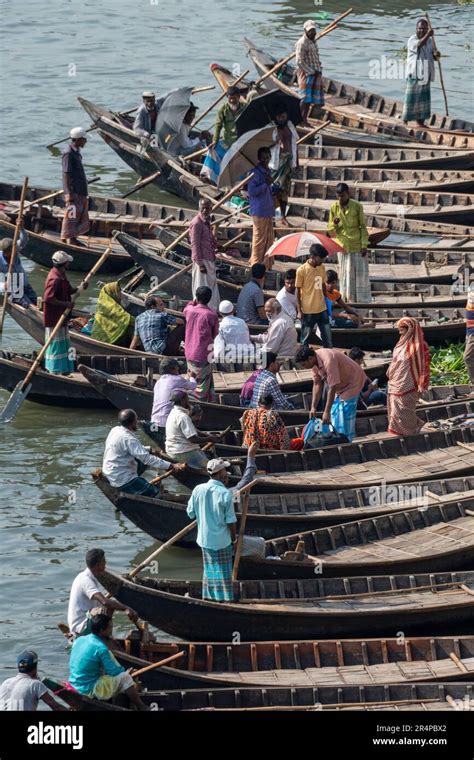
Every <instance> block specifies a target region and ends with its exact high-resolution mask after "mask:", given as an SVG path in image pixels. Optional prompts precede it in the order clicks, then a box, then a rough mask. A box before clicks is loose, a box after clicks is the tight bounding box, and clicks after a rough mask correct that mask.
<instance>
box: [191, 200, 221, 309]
mask: <svg viewBox="0 0 474 760" xmlns="http://www.w3.org/2000/svg"><path fill="white" fill-rule="evenodd" d="M211 212H212V203H211V201H210V200H208V199H207V198H201V200H200V201H199V213H198V214H196V216H195V217H194V219H193V221H192V222H191V224H190V225H189V237H190V239H191V258H192V260H193V271H192V278H193V284H192V287H193V298H196V293H197V289H198V288H201V287H203V286H205V287H207V288H210V289H211V291H212V296H211V300H210V302H209V306H210V307H211V309H214V311H217V310H218V307H219V303H220V300H221V299H220V295H219V288H218V286H217V277H216V253H217V240H216V237H215V235H214V233H213V231H212V228H211V222H210V219H211Z"/></svg>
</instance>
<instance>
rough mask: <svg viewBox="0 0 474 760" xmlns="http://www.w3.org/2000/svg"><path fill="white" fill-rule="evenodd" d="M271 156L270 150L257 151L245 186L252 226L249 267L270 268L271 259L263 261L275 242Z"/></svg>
mask: <svg viewBox="0 0 474 760" xmlns="http://www.w3.org/2000/svg"><path fill="white" fill-rule="evenodd" d="M271 155H272V154H271V150H270V148H265V147H262V148H259V149H258V153H257V157H258V164H257V166H256V167H255V168H254V169H252V172H251V174H250V179H249V183H248V185H247V192H248V196H249V204H250V215H251V217H252V226H253V236H252V253H251V256H250V262H249V263H250V266H252V265H253V264H265V265H266V266H267V269H270V268H271V259H269V258H267V259H266V260H265V254H266V252H267V251H268V249H269V248H270V247H271V246H272V245H273V243H274V241H275V233H274V230H273V217H274V215H275V201H274V198H273V192H272V186H273V179H272V173H271V171H270V169H269V165H270V159H271Z"/></svg>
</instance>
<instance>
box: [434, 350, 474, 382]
mask: <svg viewBox="0 0 474 760" xmlns="http://www.w3.org/2000/svg"><path fill="white" fill-rule="evenodd" d="M430 353H431V385H465V384H467V383H469V378H468V375H467V370H466V365H465V364H464V343H458V344H452V345H450V346H447V347H446V348H434V347H433V346H430Z"/></svg>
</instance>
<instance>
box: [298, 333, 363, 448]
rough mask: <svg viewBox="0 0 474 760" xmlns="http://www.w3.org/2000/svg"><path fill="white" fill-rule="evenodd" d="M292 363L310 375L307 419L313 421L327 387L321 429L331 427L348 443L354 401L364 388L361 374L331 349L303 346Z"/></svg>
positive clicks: (353, 416)
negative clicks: (309, 370) (312, 418)
mask: <svg viewBox="0 0 474 760" xmlns="http://www.w3.org/2000/svg"><path fill="white" fill-rule="evenodd" d="M296 362H297V364H300V365H301V366H302V367H304V368H305V369H311V370H312V371H313V399H312V403H311V412H310V417H315V416H316V412H317V409H318V404H319V401H320V398H321V394H322V392H323V385H324V383H326V385H327V398H326V404H325V407H324V411H323V416H322V423H323V425H329V423H331V424H332V426H333V427H334V429H335V430H336V431H337V432H338V433H342V434H343V435H345V436H346V437H347V438H348V440H349V442H351V441H352V440H353V438H354V436H355V424H356V412H357V400H358V398H359V394H360V392H361V390H362V388H363V387H364V383H365V372H364V370H363V369H362V367H360V366H359V365H358V364H357V362H355V361H353V360H352V359H350V358H349V357H348V356H347V355H346V354H344V353H343V352H342V351H338V350H337V349H335V348H320V349H318V350H317V351H314V349H312V348H309V347H308V346H303V347H302V348H301V349H300V350H299V351H298V353H297V355H296Z"/></svg>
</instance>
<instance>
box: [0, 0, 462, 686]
mask: <svg viewBox="0 0 474 760" xmlns="http://www.w3.org/2000/svg"><path fill="white" fill-rule="evenodd" d="M351 5H352V7H353V8H354V13H353V15H351V16H350V18H349V19H347V21H346V23H345V24H344V25H343V27H342V28H341V29H340V30H338V31H336V32H335V33H333V34H331V35H329V36H328V37H327V38H326V39H325V40H323V41H322V42H321V45H320V50H321V56H322V60H323V65H324V69H325V74H326V76H329V75H331V76H334V78H336V79H340V80H346V81H348V82H350V83H353V84H356V85H360V86H363V87H365V88H366V89H369V90H374V91H378V92H381V93H384V94H386V95H390V96H395V97H402V96H403V89H404V87H403V81H402V80H397V79H389V78H385V79H381V80H377V79H371V78H369V74H370V72H373V71H374V61H379V62H380V69H381V70H382V73H383V70H384V65H385V67H386V64H387V60H389V59H391V58H394V59H396V56H397V51H400V50H401V49H402V48H403V47H404V46H405V45H406V40H407V39H408V37H409V36H410V34H412V33H413V31H414V26H415V21H416V18H417V15H418V14H417V12H416V10H413V9H412V5H413V4H412V3H409V2H405V1H404V0H391V1H390V2H375V1H374V0H364V1H361V0H354V2H352V3H351ZM348 6H349V2H348V0H343V2H339V1H338V2H331V3H330V2H323V3H322V4H320V3H319V2H317V1H316V3H315V2H311V0H293V2H269V1H268V2H266V1H263V0H240V2H239V3H236V2H235V0H219V2H217V0H205V1H204V2H197V0H180V1H178V0H167V1H166V2H165V1H164V0H157V2H155V1H154V0H135V1H134V2H133V3H130V2H128V0H82V2H78V1H77V0H70V1H69V2H67V1H66V0H48V3H47V6H45V4H44V3H43V2H40V0H22V2H21V3H19V2H16V1H14V0H9V1H6V0H3V2H1V6H0V7H1V16H0V18H1V21H0V30H1V35H2V44H1V48H0V49H1V50H2V51H3V52H2V54H1V63H2V80H1V98H0V114H1V127H2V139H1V140H0V166H1V175H0V176H1V178H2V181H9V182H17V183H21V181H22V179H23V176H24V175H25V174H28V176H29V178H30V184H31V185H37V186H41V187H47V188H49V187H51V188H54V189H56V188H57V187H58V186H59V184H60V162H59V159H58V156H57V155H53V154H51V153H50V152H49V151H48V150H46V148H45V146H46V144H48V143H50V142H51V141H53V140H55V139H59V138H60V137H62V136H64V135H66V134H67V133H68V130H69V129H70V128H71V127H72V126H77V125H84V126H86V125H87V118H86V116H85V114H84V113H83V112H82V110H81V108H80V106H79V105H78V103H77V101H76V98H77V96H78V95H81V96H83V97H86V98H88V99H90V100H92V101H95V102H98V103H101V104H103V105H105V106H108V107H112V108H113V109H115V110H126V109H128V108H131V107H132V106H134V105H136V104H137V102H138V101H139V98H140V94H141V92H142V90H144V89H150V88H152V89H154V90H155V91H156V92H158V93H160V92H164V91H166V90H169V89H171V88H172V87H176V86H179V85H182V84H192V85H193V86H202V85H206V84H213V83H214V80H213V77H212V75H211V74H210V72H209V64H210V63H211V62H213V61H219V62H220V63H223V64H225V65H227V66H229V67H235V70H238V68H237V67H240V70H242V71H243V70H244V69H245V68H247V66H248V65H249V66H250V65H251V64H249V62H248V59H247V58H246V55H245V50H244V47H243V45H242V42H241V40H242V38H243V37H244V35H245V36H247V37H250V38H251V39H252V40H253V41H255V42H257V43H259V45H260V46H261V47H263V48H266V49H268V50H270V51H272V52H274V53H275V54H278V55H279V56H280V55H281V56H283V55H286V54H287V53H288V52H289V51H291V49H292V46H293V44H294V42H295V40H296V39H297V37H298V36H299V35H300V34H301V27H302V24H303V22H304V21H305V19H306V18H312V17H313V18H316V19H318V16H319V17H320V18H321V21H320V22H319V23H320V25H321V26H325V25H327V23H328V21H329V20H330V19H331V18H333V17H334V16H335V15H339V14H341V13H343V12H344V11H345V10H346V8H347V7H348ZM424 7H425V10H427V11H428V12H429V13H430V17H431V21H432V23H433V26H434V27H435V29H436V30H437V41H438V46H439V48H440V50H441V51H442V52H443V53H444V54H445V58H444V59H443V66H444V76H445V81H446V86H447V89H448V97H449V102H450V109H451V113H453V114H456V115H459V116H460V117H464V118H467V119H472V76H470V75H469V69H470V68H472V59H471V56H472V53H471V47H472V46H473V45H474V35H473V33H472V31H473V23H472V13H471V12H470V10H471V9H470V8H469V6H466V5H461V4H458V3H457V2H456V1H455V0H452V1H451V2H449V3H438V2H437V3H431V2H428V3H425V4H424ZM46 8H47V12H45V11H46ZM383 56H385V57H386V58H385V59H384V58H383ZM252 75H253V72H252ZM215 97H216V93H215V92H210V93H205V94H203V95H199V96H196V102H197V103H198V104H199V106H200V107H201V108H205V106H206V105H207V104H208V103H210V102H211V100H212V99H213V98H215ZM433 99H434V107H435V109H436V110H437V111H442V98H441V93H440V90H439V88H438V84H437V85H436V87H435V88H434V92H433ZM209 123H211V122H209ZM84 161H85V164H86V169H87V173H88V175H89V176H90V177H92V176H100V177H101V181H100V182H98V183H97V185H96V186H95V187H94V192H97V193H108V194H119V193H122V192H124V191H125V190H126V189H127V188H129V187H131V185H132V184H133V183H134V181H135V179H136V178H135V177H134V175H133V173H132V172H130V171H129V170H128V169H127V168H126V167H125V166H124V165H123V164H121V163H120V161H119V159H118V157H116V155H115V154H114V153H113V152H112V151H110V150H109V149H108V148H107V146H106V145H105V143H103V142H102V141H101V140H100V138H99V137H98V136H95V135H93V134H92V135H91V138H90V140H89V142H88V143H87V146H86V148H85V150H84ZM161 195H162V196H163V194H161ZM138 197H139V196H138ZM143 197H144V198H148V199H150V200H151V199H153V198H154V199H157V198H158V197H160V196H159V193H158V191H157V190H155V189H148V190H147V191H145V192H144V195H143ZM168 202H171V203H172V202H173V199H168ZM26 268H27V269H28V270H29V271H30V272H31V279H32V283H33V285H34V286H35V287H36V288H37V289H38V292H41V288H42V283H43V282H44V277H45V274H46V272H45V270H43V269H41V268H40V267H33V266H31V264H30V262H27V264H26ZM72 279H73V280H74V281H77V276H74V275H73V276H72ZM96 296H97V290H96V289H94V288H91V289H90V290H89V291H88V293H87V294H86V295H85V296H84V298H83V303H84V304H87V303H89V304H91V303H92V302H93V300H94V297H96ZM33 347H34V344H33V342H32V341H31V339H30V338H29V337H28V336H27V335H26V334H24V333H22V332H21V330H20V329H19V328H18V327H17V326H16V325H15V324H14V323H12V321H11V320H10V319H9V318H8V317H7V319H6V323H5V329H4V334H3V340H2V348H11V349H14V350H20V351H21V350H23V351H27V350H30V349H31V348H33ZM6 398H7V395H6V394H5V393H4V392H3V391H0V404H1V405H2V406H3V403H4V402H5V400H6ZM114 419H115V414H114V413H113V412H106V411H102V412H101V411H87V410H85V411H74V410H68V409H66V408H61V407H50V408H48V407H41V406H38V405H35V404H33V403H30V402H25V403H24V404H23V406H22V407H21V410H20V411H19V413H18V415H17V417H16V418H15V420H14V422H13V423H11V424H10V425H8V426H5V427H3V428H1V429H0V541H1V555H0V681H1V680H2V679H3V678H5V677H7V676H9V675H12V674H13V672H14V665H15V655H16V653H18V651H20V650H21V649H23V648H24V647H33V648H34V649H36V650H37V651H38V653H39V654H40V657H41V660H42V662H41V671H42V673H43V674H49V675H55V676H59V677H64V676H65V675H67V651H66V649H65V646H64V640H63V639H62V636H61V634H60V633H59V631H58V630H57V628H56V624H57V622H58V621H60V620H65V619H66V613H67V600H68V593H69V588H70V585H71V582H72V580H73V578H74V576H75V575H76V574H77V573H78V572H79V571H80V570H82V569H83V559H84V554H85V552H86V550H87V549H89V548H91V547H94V546H101V547H103V548H104V549H105V551H106V553H107V558H108V561H109V567H110V568H112V569H114V570H116V571H119V572H121V571H124V570H126V569H128V568H130V566H131V565H133V564H136V563H137V562H138V561H140V560H141V559H144V558H145V557H146V556H147V555H148V554H149V553H150V552H151V551H152V549H153V548H154V547H153V542H152V540H151V539H150V537H148V536H146V535H145V534H144V533H142V532H141V531H139V530H138V529H136V528H135V527H134V526H133V525H131V524H130V523H129V522H128V521H127V520H126V519H124V518H123V517H120V516H117V515H116V514H115V513H114V511H113V508H112V507H111V505H110V504H109V502H108V501H107V500H106V499H105V497H104V496H102V495H101V493H100V492H99V491H98V490H97V489H96V488H95V486H94V485H93V484H92V481H91V477H90V473H91V471H92V470H93V469H95V468H96V467H98V466H100V463H101V457H102V451H103V443H104V440H105V437H106V435H107V433H108V430H109V429H110V427H111V426H112V425H113V424H114ZM200 571H201V564H200V556H199V554H198V553H197V552H189V551H186V550H182V549H171V550H169V551H168V552H167V553H165V554H164V556H163V557H162V559H161V561H160V573H161V575H162V576H163V577H174V578H198V577H199V574H200ZM116 617H117V622H116V630H118V631H119V632H120V631H125V630H128V629H129V628H130V625H129V623H128V621H127V619H126V618H124V617H123V616H116Z"/></svg>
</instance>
